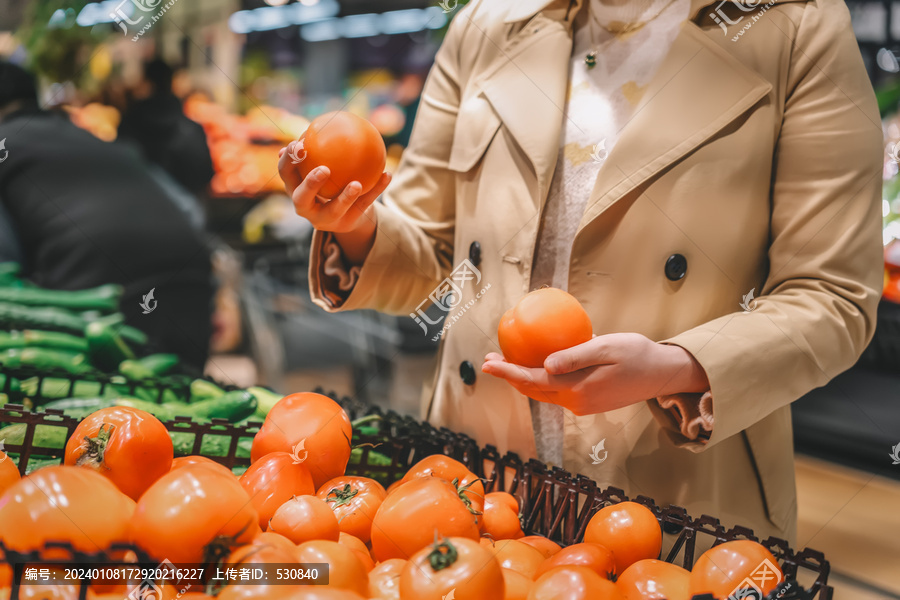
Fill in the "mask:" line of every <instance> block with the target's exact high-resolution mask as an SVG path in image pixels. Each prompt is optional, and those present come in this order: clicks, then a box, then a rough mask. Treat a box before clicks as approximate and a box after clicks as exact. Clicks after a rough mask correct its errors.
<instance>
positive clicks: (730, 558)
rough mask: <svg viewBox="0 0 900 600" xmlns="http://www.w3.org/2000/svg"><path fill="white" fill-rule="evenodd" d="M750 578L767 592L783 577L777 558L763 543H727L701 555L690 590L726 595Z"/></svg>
mask: <svg viewBox="0 0 900 600" xmlns="http://www.w3.org/2000/svg"><path fill="white" fill-rule="evenodd" d="M748 577H749V578H750V579H751V580H753V581H754V582H756V584H757V585H758V586H759V588H760V589H761V590H762V591H763V593H765V594H768V593H769V592H771V591H772V590H773V589H775V588H776V587H777V585H778V584H779V583H781V582H782V580H783V579H784V576H783V574H782V572H781V568H780V567H779V566H778V561H777V560H775V557H774V556H772V553H771V552H769V551H768V550H767V549H766V547H765V546H763V545H762V544H759V543H757V542H753V541H750V540H734V541H731V542H725V543H724V544H719V545H718V546H714V547H712V548H710V549H709V550H707V551H706V552H704V553H703V554H701V555H700V558H698V559H697V561H696V562H695V563H694V568H693V569H691V584H690V593H691V594H692V595H696V594H713V595H714V596H716V597H718V598H726V597H728V596H729V595H730V594H731V593H732V592H734V591H735V588H737V587H738V585H740V584H741V583H742V582H743V581H744V579H746V578H748Z"/></svg>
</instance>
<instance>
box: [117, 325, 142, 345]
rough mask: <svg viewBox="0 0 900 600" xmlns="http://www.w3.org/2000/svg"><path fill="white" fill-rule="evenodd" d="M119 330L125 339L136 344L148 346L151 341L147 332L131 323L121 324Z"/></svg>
mask: <svg viewBox="0 0 900 600" xmlns="http://www.w3.org/2000/svg"><path fill="white" fill-rule="evenodd" d="M118 331H119V335H120V336H122V339H123V340H125V341H126V342H128V343H129V344H133V345H135V346H146V345H147V342H148V341H149V338H148V337H147V334H146V333H144V332H143V331H141V330H140V329H137V328H135V327H132V326H131V325H120V326H119V328H118Z"/></svg>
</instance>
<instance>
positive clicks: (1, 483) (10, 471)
mask: <svg viewBox="0 0 900 600" xmlns="http://www.w3.org/2000/svg"><path fill="white" fill-rule="evenodd" d="M21 478H22V477H21V476H20V475H19V468H18V467H16V463H15V462H13V460H12V459H11V458H10V457H9V456H7V455H6V452H2V451H0V495H3V492H5V491H6V490H7V488H9V487H10V486H11V485H12V484H14V483H15V482H17V481H18V480H19V479H21Z"/></svg>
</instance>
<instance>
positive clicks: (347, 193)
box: [278, 142, 391, 265]
mask: <svg viewBox="0 0 900 600" xmlns="http://www.w3.org/2000/svg"><path fill="white" fill-rule="evenodd" d="M296 143H297V142H291V143H290V144H288V146H287V148H282V149H281V152H280V153H279V160H278V173H279V175H281V179H282V180H283V181H284V187H285V190H287V192H288V194H290V196H291V200H292V201H293V202H294V210H295V211H296V212H297V214H298V215H300V216H301V217H304V218H306V219H308V220H309V222H310V223H312V225H313V227H315V228H316V229H318V230H319V231H329V232H332V233H334V234H335V238H336V240H337V243H338V244H339V245H340V246H341V250H342V251H343V254H344V258H345V259H346V260H347V261H348V262H349V263H350V264H355V265H360V264H362V263H363V262H364V261H365V259H366V256H367V255H368V254H369V250H371V248H372V244H373V243H374V241H375V230H376V222H375V210H374V208H373V207H372V204H374V203H375V200H377V199H378V196H380V195H381V193H382V192H383V191H384V190H385V189H386V188H387V186H388V184H389V183H390V182H391V176H390V174H388V173H384V174H382V176H381V179H380V180H379V181H378V183H377V184H376V185H375V187H374V188H373V189H372V190H371V191H369V192H366V193H365V194H362V193H361V192H362V185H361V184H360V183H359V182H358V181H353V182H351V183H350V184H349V185H348V186H347V187H345V188H344V190H343V191H342V192H341V193H340V194H339V195H338V196H337V197H336V198H334V199H332V200H322V199H320V198H319V196H318V194H319V190H321V189H322V186H323V185H325V182H326V181H328V177H329V176H330V175H331V172H330V171H329V169H328V167H324V166H323V167H317V168H315V169H313V170H312V171H311V172H310V173H309V176H307V178H306V179H301V178H300V174H299V172H298V171H297V169H296V168H294V167H293V165H292V164H290V161H289V157H290V152H291V150H292V149H293V145H294V144H296Z"/></svg>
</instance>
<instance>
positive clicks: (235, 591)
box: [217, 534, 300, 600]
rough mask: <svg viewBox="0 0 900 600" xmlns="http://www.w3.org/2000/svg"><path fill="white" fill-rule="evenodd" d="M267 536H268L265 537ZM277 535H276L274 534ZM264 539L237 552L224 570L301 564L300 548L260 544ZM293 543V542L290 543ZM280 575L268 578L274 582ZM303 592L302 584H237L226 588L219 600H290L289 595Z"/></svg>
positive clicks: (231, 556) (256, 540) (232, 554)
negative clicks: (230, 567) (251, 599)
mask: <svg viewBox="0 0 900 600" xmlns="http://www.w3.org/2000/svg"><path fill="white" fill-rule="evenodd" d="M262 535H265V534H262ZM272 535H274V534H272ZM260 537H261V536H257V537H256V538H255V539H254V540H253V542H252V543H251V544H248V545H246V546H241V547H240V548H238V549H236V550H235V551H234V552H232V553H231V555H230V556H229V557H228V558H227V560H226V561H225V565H223V567H224V568H228V567H229V566H232V565H233V566H234V568H238V569H240V568H242V567H250V568H252V567H254V566H258V565H291V564H295V563H297V562H299V561H298V560H297V547H296V546H295V545H294V544H290V548H285V547H283V546H281V545H280V544H279V543H278V542H276V543H275V544H279V545H275V544H267V543H265V542H263V543H262V544H260V543H258V541H259V540H260ZM289 543H290V542H289ZM276 576H277V575H276V574H275V573H274V572H270V573H269V577H270V578H271V579H270V581H271V580H272V579H275V577H276ZM298 589H300V584H299V583H297V584H296V585H291V584H285V583H284V582H282V583H279V584H278V585H266V584H261V583H252V584H249V585H248V584H246V583H237V584H231V585H226V586H225V588H224V589H223V590H222V591H221V593H220V594H219V595H218V596H217V598H219V600H239V599H244V598H247V599H249V598H272V597H275V598H279V597H282V598H289V597H290V595H289V594H290V592H293V591H296V590H298Z"/></svg>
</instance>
